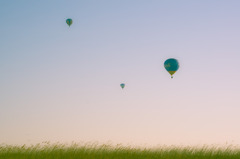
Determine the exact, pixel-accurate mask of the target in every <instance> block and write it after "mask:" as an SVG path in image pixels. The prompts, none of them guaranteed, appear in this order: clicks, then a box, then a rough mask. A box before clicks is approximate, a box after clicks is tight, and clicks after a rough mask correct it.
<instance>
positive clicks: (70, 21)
mask: <svg viewBox="0 0 240 159" xmlns="http://www.w3.org/2000/svg"><path fill="white" fill-rule="evenodd" d="M66 23H67V25H68V26H69V27H70V26H71V25H72V23H73V21H72V19H67V20H66Z"/></svg>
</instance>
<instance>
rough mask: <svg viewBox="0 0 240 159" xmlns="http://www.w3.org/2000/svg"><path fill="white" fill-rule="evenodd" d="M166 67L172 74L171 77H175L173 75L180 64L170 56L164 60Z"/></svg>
mask: <svg viewBox="0 0 240 159" xmlns="http://www.w3.org/2000/svg"><path fill="white" fill-rule="evenodd" d="M164 67H165V69H166V70H167V71H168V73H169V74H170V75H171V78H173V76H172V75H173V74H174V73H175V72H176V71H177V70H178V68H179V64H178V61H177V60H176V59H174V58H170V59H167V60H166V61H165V62H164Z"/></svg>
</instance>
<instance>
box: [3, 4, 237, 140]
mask: <svg viewBox="0 0 240 159" xmlns="http://www.w3.org/2000/svg"><path fill="white" fill-rule="evenodd" d="M239 8H240V1H237V0H235V1H234V0H228V1H227V0H212V1H208V0H201V1H200V0H199V1H192V0H181V1H178V0H172V1H169V0H165V1H160V0H150V1H147V0H131V1H130V0H121V1H120V0H118V1H112V0H101V1H99V0H94V1H93V0H85V1H78V0H75V1H74V0H70V1H67V0H51V1H49V0H41V1H31V0H22V1H18V0H11V1H10V0H8V1H7V0H2V1H0V19H1V25H0V132H1V133H0V143H10V144H12V143H13V144H18V143H21V144H22V143H36V142H41V141H46V140H50V141H60V142H70V141H80V140H81V141H99V142H105V141H108V140H110V141H112V142H118V143H131V144H142V143H147V144H150V145H154V144H205V143H206V144H211V143H221V144H222V143H225V142H226V141H227V142H233V143H234V144H240V136H239V134H240V127H239V126H238V123H239V121H240V116H239V112H240V107H239V106H240V101H239V90H240V85H239V81H240V75H239V72H238V68H239V65H238V64H239V63H240V51H239V50H240V45H239V40H240V29H239V28H240V19H239V16H240V10H239ZM67 18H72V19H73V24H72V26H71V27H70V28H69V27H68V26H67V24H66V23H65V20H66V19H67ZM172 57H173V58H177V59H178V60H179V62H180V68H179V71H178V72H177V73H176V74H175V75H174V78H173V79H171V78H170V75H169V74H168V73H167V72H166V71H165V69H164V67H163V63H164V61H165V60H166V59H167V58H172ZM122 82H125V83H126V87H125V89H124V90H122V89H121V88H120V86H119V84H120V83H122Z"/></svg>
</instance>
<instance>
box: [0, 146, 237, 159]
mask: <svg viewBox="0 0 240 159" xmlns="http://www.w3.org/2000/svg"><path fill="white" fill-rule="evenodd" d="M0 159H240V149H238V148H233V147H232V148H230V147H228V148H217V147H206V146H205V147H201V148H196V147H173V146H170V147H159V148H133V147H124V146H111V145H96V144H92V145H84V146H80V145H77V144H72V145H64V144H45V145H41V144H37V145H32V146H25V145H23V146H13V145H2V146H0Z"/></svg>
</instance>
